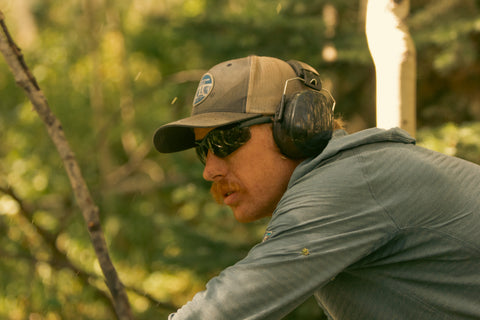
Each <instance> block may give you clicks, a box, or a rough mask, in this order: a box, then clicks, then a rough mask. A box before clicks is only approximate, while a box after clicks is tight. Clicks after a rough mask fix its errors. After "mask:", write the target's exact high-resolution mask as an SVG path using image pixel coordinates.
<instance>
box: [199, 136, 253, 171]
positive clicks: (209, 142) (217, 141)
mask: <svg viewBox="0 0 480 320" xmlns="http://www.w3.org/2000/svg"><path fill="white" fill-rule="evenodd" d="M249 139H250V129H249V128H248V127H243V128H240V127H233V128H230V129H223V130H220V129H216V130H212V131H210V132H209V133H208V134H207V135H206V136H205V138H204V139H203V140H202V141H200V142H199V143H198V146H197V148H196V151H197V155H198V157H199V159H200V161H201V162H202V163H203V164H205V162H206V159H207V154H208V150H212V152H213V154H214V155H216V156H217V157H220V158H225V157H226V156H228V155H230V154H231V153H232V152H234V151H235V150H237V149H238V148H240V147H241V146H242V145H244V144H245V143H246V142H247V141H248V140H249Z"/></svg>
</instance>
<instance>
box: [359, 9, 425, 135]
mask: <svg viewBox="0 0 480 320" xmlns="http://www.w3.org/2000/svg"><path fill="white" fill-rule="evenodd" d="M409 10H410V1H409V0H368V3H367V11H366V23H365V31H366V36H367V42H368V47H369V49H370V53H371V55H372V58H373V61H374V64H375V73H376V110H377V126H378V127H381V128H392V127H400V128H402V129H405V130H406V131H408V132H409V133H410V134H411V135H412V136H415V132H416V52H415V45H414V43H413V40H412V38H411V37H410V34H409V31H408V27H407V25H406V24H405V19H406V18H407V16H408V12H409Z"/></svg>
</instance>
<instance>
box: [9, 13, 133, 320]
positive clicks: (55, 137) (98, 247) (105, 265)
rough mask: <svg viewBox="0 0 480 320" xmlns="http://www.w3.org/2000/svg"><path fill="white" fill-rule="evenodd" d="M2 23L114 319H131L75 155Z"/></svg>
mask: <svg viewBox="0 0 480 320" xmlns="http://www.w3.org/2000/svg"><path fill="white" fill-rule="evenodd" d="M4 20H5V17H4V15H3V13H2V12H1V11H0V29H1V30H0V51H1V52H2V54H3V55H4V57H5V60H6V62H7V64H8V66H9V68H10V70H11V72H12V74H13V76H14V78H15V81H16V83H17V84H18V85H19V86H20V87H21V88H23V89H24V90H25V93H26V94H27V96H28V98H29V99H30V101H31V102H32V105H33V107H34V109H35V111H36V112H37V113H38V115H39V116H40V118H41V119H42V120H43V122H44V123H45V125H46V127H47V131H48V134H49V135H50V138H51V139H52V141H53V143H54V144H55V147H56V148H57V150H58V152H59V154H60V157H61V159H62V161H63V164H64V166H65V170H66V171H67V174H68V177H69V180H70V183H71V185H72V188H73V192H74V195H75V198H76V200H77V202H78V205H79V207H80V209H81V211H82V215H83V218H84V220H85V222H86V224H87V228H88V231H89V235H90V240H91V242H92V244H93V247H94V249H95V253H96V255H97V258H98V261H99V264H100V267H101V269H102V272H103V274H104V276H105V279H106V284H107V286H108V288H109V290H110V293H111V294H112V298H113V301H114V305H115V311H116V313H117V316H118V318H119V319H121V320H123V319H125V320H131V319H133V314H132V311H131V309H130V304H129V301H128V297H127V294H126V292H125V288H124V286H123V284H122V282H121V281H120V279H119V277H118V274H117V271H116V270H115V267H114V266H113V263H112V261H111V259H110V255H109V253H108V249H107V244H106V241H105V237H104V235H103V232H102V228H101V225H100V218H99V210H98V207H97V206H96V205H95V204H94V202H93V200H92V197H91V195H90V191H89V190H88V187H87V185H86V183H85V180H84V179H83V176H82V174H81V171H80V167H79V165H78V163H77V161H76V159H75V155H74V153H73V152H72V150H71V148H70V146H69V144H68V141H67V139H66V138H65V134H64V132H63V128H62V125H61V123H60V121H59V120H58V119H57V117H56V116H55V115H54V114H53V113H52V111H51V109H50V107H49V106H48V102H47V99H46V98H45V96H44V94H43V92H42V90H41V89H40V87H39V85H38V83H37V81H36V80H35V77H34V76H33V74H32V73H31V72H30V70H29V68H28V66H27V64H26V63H25V60H24V59H23V55H22V53H21V50H20V48H19V47H18V46H17V45H16V44H15V42H14V41H13V38H12V37H11V35H10V33H9V31H8V28H7V26H6V24H5V22H4Z"/></svg>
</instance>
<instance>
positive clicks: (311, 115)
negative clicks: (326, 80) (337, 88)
mask: <svg viewBox="0 0 480 320" xmlns="http://www.w3.org/2000/svg"><path fill="white" fill-rule="evenodd" d="M330 100H331V99H329V98H328V97H327V96H325V95H324V94H323V92H322V91H313V90H306V91H301V92H297V93H296V94H294V95H293V96H292V97H290V98H287V99H286V101H284V106H283V117H282V118H281V119H280V120H276V121H274V123H273V137H274V139H275V142H276V144H277V145H278V147H279V148H280V151H281V152H282V153H283V154H284V155H286V156H287V157H289V158H292V159H299V158H308V157H311V156H315V155H317V154H320V153H321V152H322V151H323V149H324V148H325V147H326V146H327V144H328V141H329V140H330V138H331V137H332V132H333V126H334V125H333V108H332V103H331V101H330ZM279 108H282V106H280V107H279Z"/></svg>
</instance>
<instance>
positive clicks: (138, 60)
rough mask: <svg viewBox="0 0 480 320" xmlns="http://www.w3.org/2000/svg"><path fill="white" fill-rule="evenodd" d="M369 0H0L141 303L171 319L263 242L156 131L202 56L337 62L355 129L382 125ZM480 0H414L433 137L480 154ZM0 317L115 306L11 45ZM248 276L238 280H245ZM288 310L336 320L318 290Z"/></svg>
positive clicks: (0, 174) (340, 107)
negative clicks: (368, 27) (159, 141)
mask: <svg viewBox="0 0 480 320" xmlns="http://www.w3.org/2000/svg"><path fill="white" fill-rule="evenodd" d="M365 2H366V1H364V0H358V1H352V0H328V1H327V0H70V1H60V0H0V10H2V11H3V13H4V15H5V18H6V23H7V25H8V27H9V29H10V31H11V33H12V36H13V38H14V39H15V40H16V42H17V45H18V46H19V47H20V48H22V52H23V54H24V56H25V59H26V62H27V64H28V65H29V66H30V68H31V69H32V71H33V73H34V75H35V76H36V78H37V80H38V82H39V84H40V87H41V88H42V90H43V91H44V93H45V95H46V97H47V99H48V101H49V104H50V107H51V108H52V110H53V112H54V113H55V114H56V115H57V117H58V118H59V119H60V121H61V122H62V123H63V127H64V130H65V133H66V135H67V138H68V140H69V142H70V145H71V147H72V148H73V150H74V152H75V154H76V157H77V160H78V161H79V164H80V166H81V168H82V171H83V174H84V177H85V179H86V180H87V183H88V185H89V188H90V191H91V192H92V194H93V196H94V200H95V202H96V204H97V205H98V206H99V208H100V214H101V220H102V226H103V228H104V231H105V236H106V239H107V242H108V245H109V249H110V254H111V256H112V259H113V262H114V264H115V266H116V268H117V271H118V272H119V275H120V277H121V279H122V281H123V282H124V284H125V286H126V287H127V289H128V290H127V291H128V295H129V298H130V302H131V305H132V309H133V312H134V313H135V316H136V318H137V319H153V318H155V319H165V318H166V316H167V314H169V313H170V312H171V311H172V310H174V308H175V307H176V306H179V305H182V304H183V303H185V302H186V301H188V300H189V299H191V297H192V296H193V295H194V293H195V292H197V291H200V290H202V289H203V288H204V285H205V283H206V282H207V281H208V279H210V278H211V277H212V276H215V275H216V274H217V273H218V272H219V271H221V270H222V269H223V268H225V267H226V266H229V265H231V264H233V263H235V262H236V261H238V260H239V259H241V258H242V257H243V256H245V255H246V253H247V252H248V250H249V248H250V247H251V246H252V245H254V244H255V243H257V242H258V241H260V240H261V237H262V235H263V231H264V226H265V225H266V221H260V222H258V223H254V224H251V225H245V224H240V223H237V222H236V221H235V220H234V219H233V217H232V215H231V213H230V212H229V210H228V209H226V208H223V207H219V206H218V205H216V204H215V203H214V202H213V200H211V198H210V195H209V191H208V189H209V184H207V183H205V182H204V181H203V180H202V176H201V173H202V165H201V164H200V162H199V161H198V160H197V159H196V156H195V154H194V152H192V151H191V150H190V151H186V152H182V153H178V154H172V155H162V154H158V153H157V152H155V151H154V150H153V149H152V135H153V132H154V131H155V129H156V128H157V127H158V126H159V125H160V124H162V123H165V122H168V121H172V120H174V119H177V118H179V117H181V116H185V115H187V114H189V112H190V108H191V102H192V100H193V95H194V92H195V89H196V86H197V82H198V80H199V79H200V77H201V75H202V74H203V72H205V71H206V70H207V69H209V68H210V67H211V66H213V65H214V64H216V63H218V62H220V61H223V60H227V59H231V58H238V57H243V56H246V55H249V54H258V55H270V56H276V57H279V58H282V59H298V60H302V61H305V62H307V63H309V64H311V65H312V66H314V67H315V68H316V69H317V70H319V71H320V72H321V74H322V78H323V79H324V81H325V82H326V83H327V85H328V87H329V88H331V90H332V93H333V94H334V96H335V97H336V100H337V107H336V111H338V112H339V113H341V114H342V115H343V117H344V118H345V120H346V121H347V124H348V130H349V131H350V132H354V131H358V130H361V129H364V128H367V127H372V126H375V101H374V100H375V70H374V66H373V63H372V59H371V57H370V54H369V51H368V47H367V43H366V38H365V33H364V25H365V21H364V17H365ZM479 10H480V4H479V2H478V1H477V0H436V1H427V0H411V13H410V17H409V20H408V25H409V28H410V33H411V35H412V37H413V39H414V42H415V46H416V50H417V63H418V66H417V68H418V70H417V71H418V74H417V77H418V79H417V124H418V125H417V128H418V131H417V138H418V140H419V144H420V145H423V146H426V147H428V148H432V149H435V150H438V151H441V152H444V153H447V154H451V155H456V156H459V157H462V158H465V159H468V160H470V161H474V162H477V163H480V90H479V84H480V15H479ZM0 137H1V143H0V255H1V259H0V318H1V319H12V320H17V319H29V320H37V319H47V320H57V319H113V318H115V315H114V312H113V308H112V306H111V303H110V301H109V298H108V291H107V289H106V286H105V284H104V281H103V278H102V276H101V272H100V269H99V265H98V262H97V259H96V257H95V254H94V251H93V249H92V246H91V243H90V242H89V238H88V233H87V229H86V226H85V223H84V221H83V219H82V216H81V213H80V210H79V209H78V207H77V205H76V203H75V199H74V198H73V195H72V191H71V187H70V184H69V181H68V178H67V176H66V173H65V170H64V168H63V166H62V162H61V160H60V158H59V155H58V153H57V152H56V149H55V147H54V145H53V144H52V142H51V140H50V139H49V137H48V135H47V133H46V130H45V127H44V125H43V123H42V122H41V121H40V119H39V118H38V116H37V114H36V113H35V112H34V111H33V110H32V106H31V104H30V102H29V101H28V100H27V98H26V96H25V94H24V92H23V91H22V90H21V89H20V88H19V87H18V86H16V84H15V82H14V79H13V76H12V74H11V73H10V71H9V69H8V68H7V65H6V63H5V61H4V60H3V57H2V58H1V59H0ZM239 285H241V284H239ZM287 318H288V319H321V318H322V313H321V311H320V310H319V308H318V307H317V306H316V304H315V302H314V301H313V299H311V300H308V301H307V302H306V303H305V304H304V305H302V306H301V307H299V308H298V309H297V310H295V312H293V313H292V314H291V315H289V316H288V317H287Z"/></svg>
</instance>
